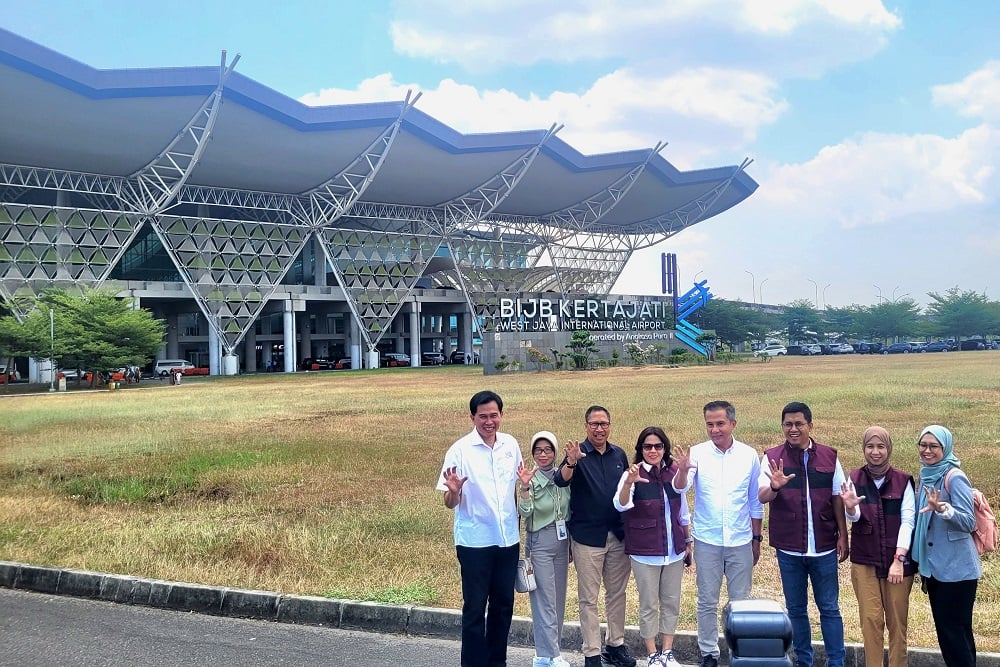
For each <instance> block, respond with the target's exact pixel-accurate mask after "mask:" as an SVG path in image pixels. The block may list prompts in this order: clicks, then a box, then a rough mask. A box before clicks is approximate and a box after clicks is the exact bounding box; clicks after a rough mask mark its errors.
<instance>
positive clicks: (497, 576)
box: [455, 544, 521, 667]
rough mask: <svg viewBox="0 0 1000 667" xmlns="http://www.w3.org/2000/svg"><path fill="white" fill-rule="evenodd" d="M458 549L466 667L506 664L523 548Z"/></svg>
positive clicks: (516, 546)
mask: <svg viewBox="0 0 1000 667" xmlns="http://www.w3.org/2000/svg"><path fill="white" fill-rule="evenodd" d="M455 550H456V551H457V552H458V564H459V566H460V568H461V571H462V598H463V602H462V667H504V666H505V665H506V664H507V636H508V635H509V634H510V620H511V617H513V615H514V575H515V572H516V571H517V559H518V555H519V554H520V552H521V547H520V545H518V544H515V545H513V546H510V547H496V546H493V547H462V546H456V547H455Z"/></svg>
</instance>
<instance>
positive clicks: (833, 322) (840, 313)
mask: <svg viewBox="0 0 1000 667" xmlns="http://www.w3.org/2000/svg"><path fill="white" fill-rule="evenodd" d="M863 312H864V307H863V306H858V305H853V306H847V307H846V308H830V307H828V308H827V309H826V312H824V313H823V333H825V334H826V335H827V337H830V338H834V337H836V338H861V337H862V334H861V327H860V320H861V315H862V314H863Z"/></svg>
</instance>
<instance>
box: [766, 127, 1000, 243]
mask: <svg viewBox="0 0 1000 667" xmlns="http://www.w3.org/2000/svg"><path fill="white" fill-rule="evenodd" d="M997 154H1000V131H998V129H997V128H995V127H992V126H990V125H980V126H978V127H975V128H972V129H969V130H966V131H965V132H963V133H962V134H960V135H958V136H957V137H954V138H945V137H940V136H935V135H892V134H877V133H869V134H865V135H862V136H860V137H858V138H856V139H851V140H847V141H844V142H842V143H840V144H838V145H836V146H827V147H824V148H823V149H821V150H820V151H819V153H818V154H817V155H816V157H814V158H813V159H811V160H809V161H808V162H805V163H801V164H791V165H782V166H779V167H777V168H775V169H774V170H773V171H772V172H771V173H768V174H759V175H758V176H759V180H760V182H761V188H760V191H759V192H758V193H757V195H755V199H756V200H757V201H756V202H755V204H756V205H757V206H764V207H766V208H768V209H769V211H770V213H771V214H772V215H779V216H792V217H796V218H802V217H805V218H809V219H821V220H825V221H830V222H835V223H838V224H840V225H841V226H844V227H857V226H867V225H875V224H885V223H890V222H891V223H901V222H904V221H906V220H912V219H914V218H917V219H928V218H930V217H939V216H941V215H942V214H944V213H948V212H952V213H953V212H955V211H957V210H961V209H962V208H963V207H966V206H979V205H984V204H995V203H996V202H997V195H996V192H997V189H998V187H1000V179H998V175H997V173H996V169H995V167H994V164H995V156H996V155H997Z"/></svg>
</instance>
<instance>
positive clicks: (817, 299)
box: [806, 278, 819, 308]
mask: <svg viewBox="0 0 1000 667" xmlns="http://www.w3.org/2000/svg"><path fill="white" fill-rule="evenodd" d="M806 280H808V281H809V282H811V283H812V284H813V287H815V288H816V300H815V301H813V305H814V307H816V308H819V283H818V282H816V281H815V280H813V279H812V278H806Z"/></svg>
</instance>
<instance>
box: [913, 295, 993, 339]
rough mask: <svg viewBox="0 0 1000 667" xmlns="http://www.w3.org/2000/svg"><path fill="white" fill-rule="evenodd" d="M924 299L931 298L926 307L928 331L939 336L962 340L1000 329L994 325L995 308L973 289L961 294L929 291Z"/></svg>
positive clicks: (984, 296)
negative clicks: (928, 317)
mask: <svg viewBox="0 0 1000 667" xmlns="http://www.w3.org/2000/svg"><path fill="white" fill-rule="evenodd" d="M927 296H929V297H930V298H931V303H930V304H928V305H927V313H928V315H930V317H931V322H930V326H931V330H932V331H933V332H934V333H936V334H937V335H939V336H941V337H944V336H950V337H952V338H954V339H955V340H961V338H962V337H963V336H964V337H966V338H968V337H969V336H974V335H985V334H987V333H988V332H990V331H995V330H996V329H997V327H998V326H1000V325H998V324H997V322H996V308H991V307H990V304H991V303H992V302H991V301H989V300H988V299H987V298H986V295H985V294H979V293H978V292H974V291H972V290H969V291H966V292H960V291H959V289H958V288H957V287H952V288H951V289H949V290H948V291H947V292H945V293H944V294H943V295H942V294H938V293H937V292H929V293H928V294H927Z"/></svg>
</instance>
